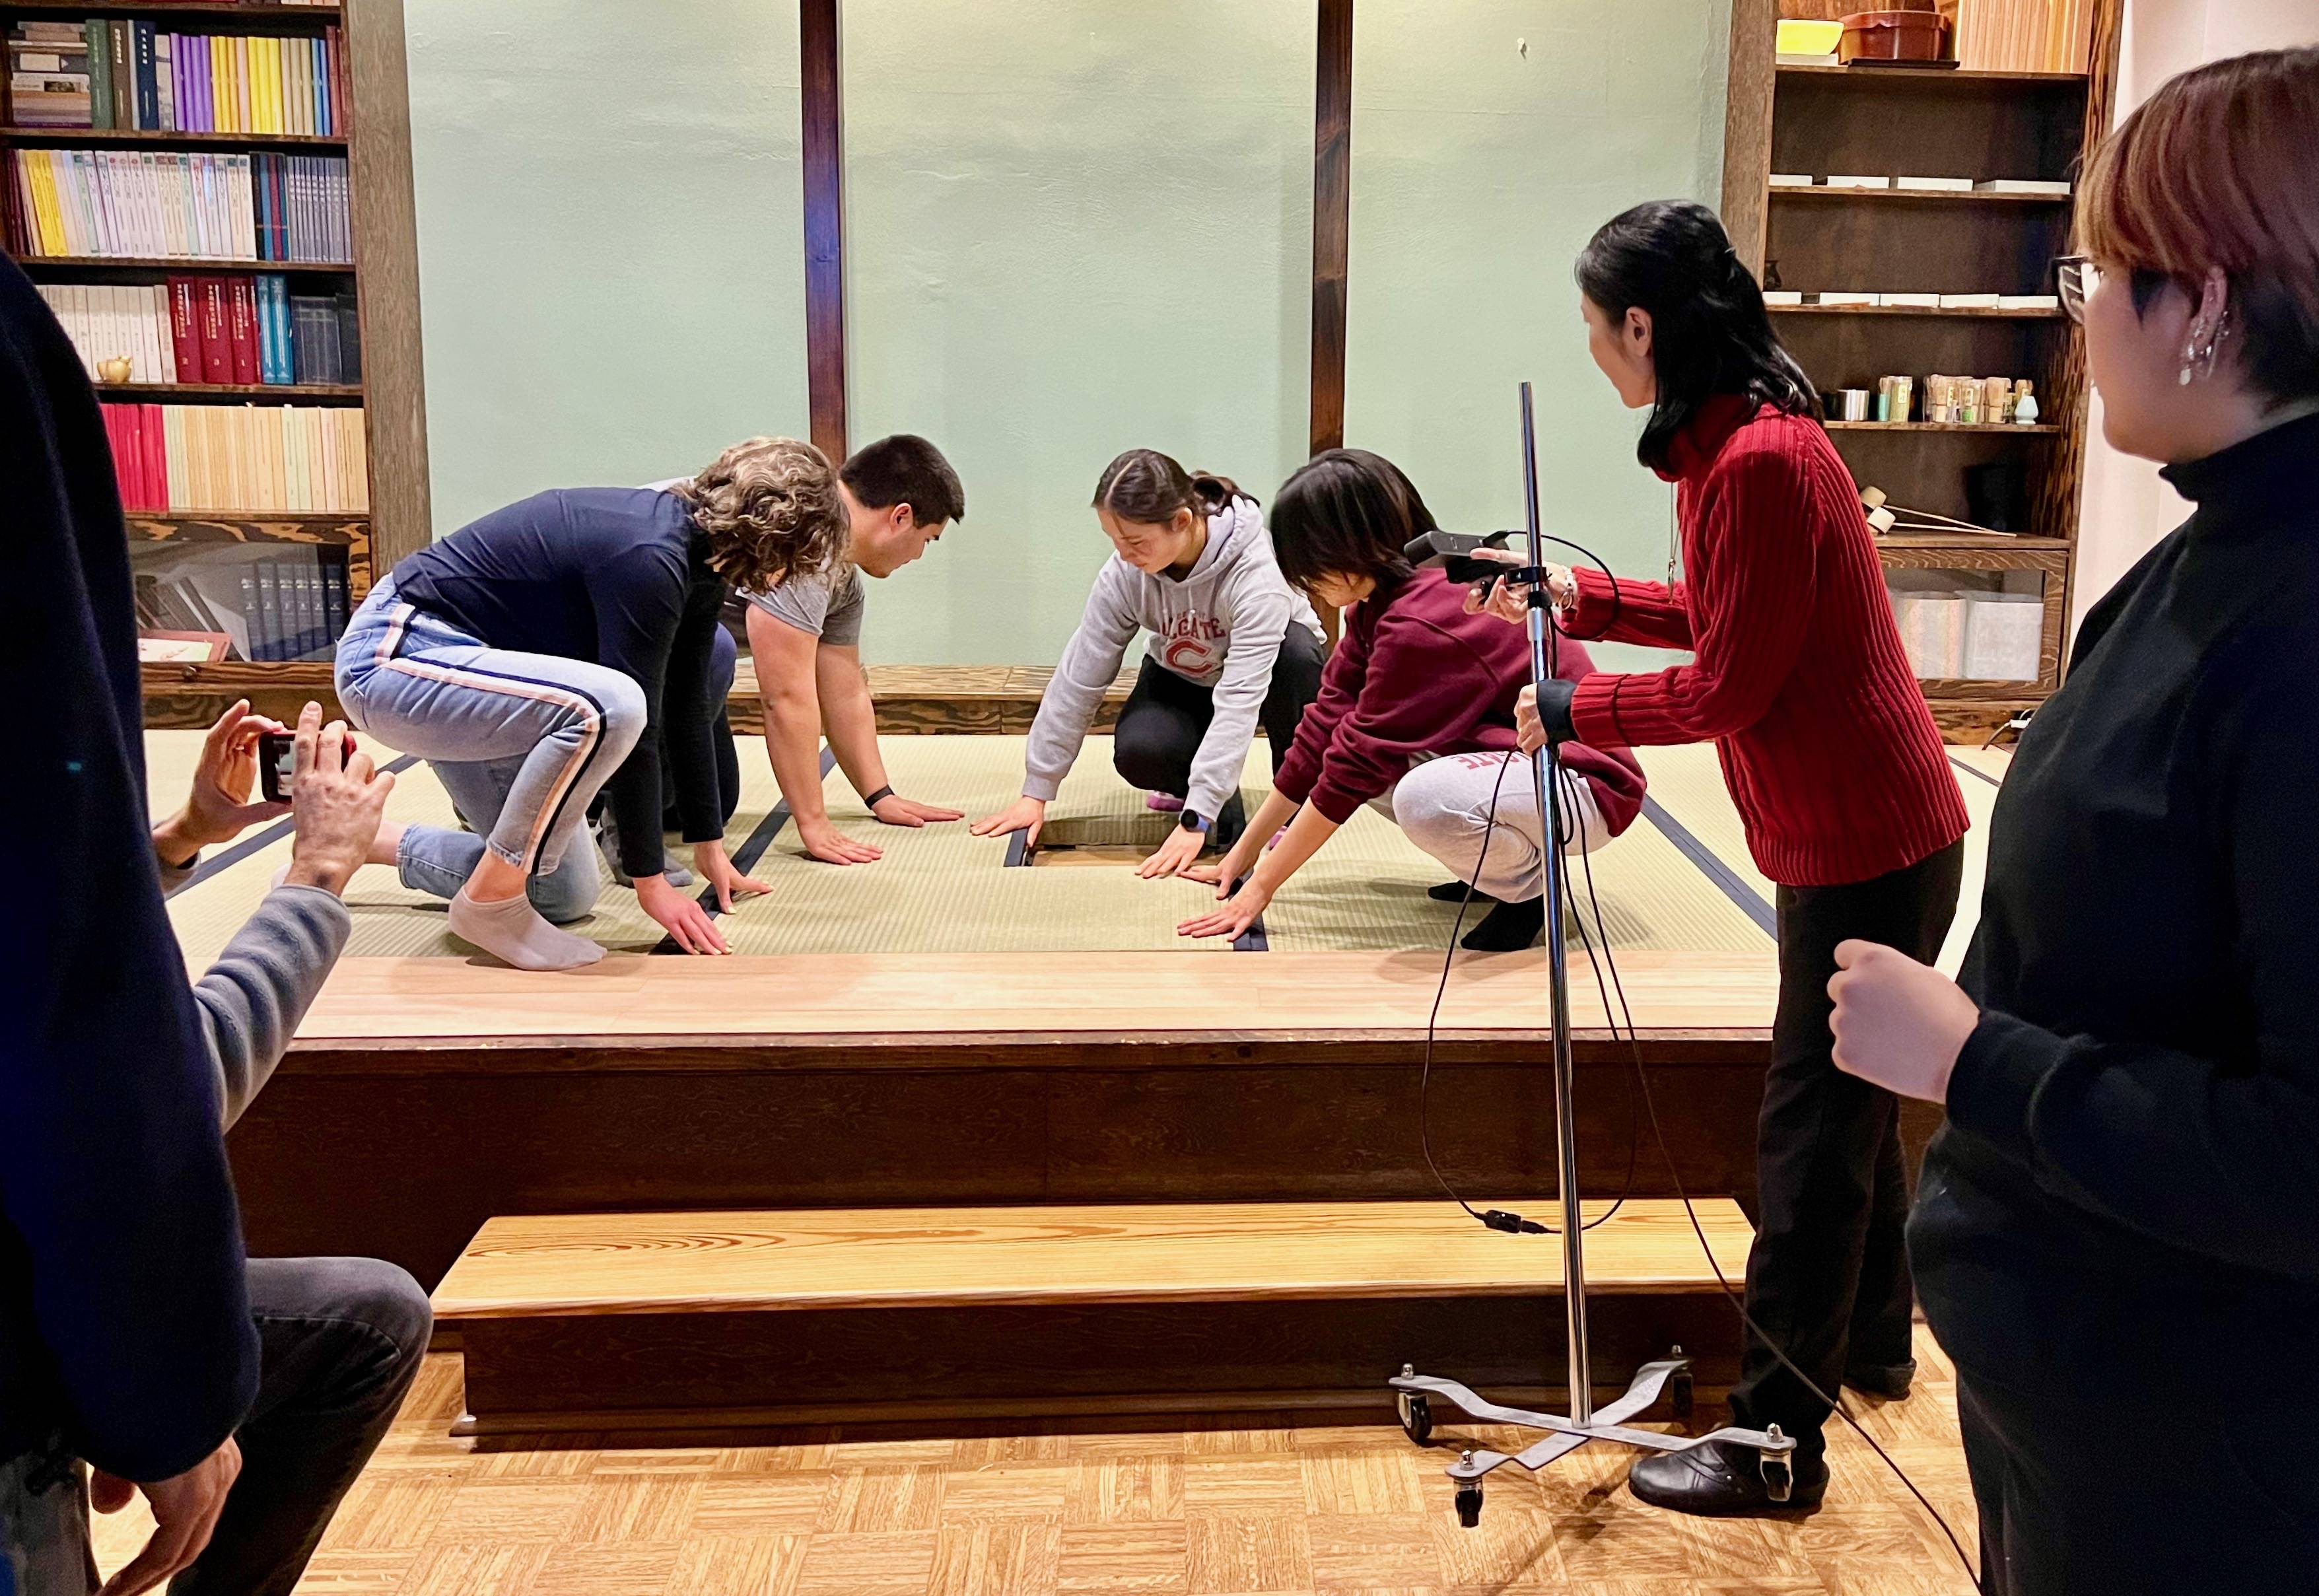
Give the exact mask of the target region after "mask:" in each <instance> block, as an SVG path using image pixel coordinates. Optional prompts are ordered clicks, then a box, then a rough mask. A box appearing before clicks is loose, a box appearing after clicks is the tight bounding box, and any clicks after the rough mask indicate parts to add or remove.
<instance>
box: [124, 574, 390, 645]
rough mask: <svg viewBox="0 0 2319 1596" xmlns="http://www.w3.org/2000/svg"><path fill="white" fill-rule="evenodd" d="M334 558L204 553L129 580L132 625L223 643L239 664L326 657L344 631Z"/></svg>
mask: <svg viewBox="0 0 2319 1596" xmlns="http://www.w3.org/2000/svg"><path fill="white" fill-rule="evenodd" d="M336 555H337V551H335V550H330V551H327V552H326V551H324V550H321V549H319V548H308V549H284V550H283V551H282V552H281V553H280V554H278V555H277V554H270V553H269V554H265V555H256V556H252V555H251V554H250V553H249V552H248V550H247V549H239V548H237V549H213V550H204V551H203V552H202V553H200V554H198V555H193V556H191V557H189V558H186V559H183V560H179V561H177V562H175V563H174V564H173V565H172V566H171V568H170V569H168V570H167V571H159V572H140V573H139V574H138V576H137V584H136V585H137V624H138V626H139V627H140V629H142V630H145V631H149V632H177V633H185V632H192V633H207V634H209V635H211V636H223V637H224V638H225V640H226V645H227V647H228V648H229V650H230V651H231V652H232V653H234V654H239V656H240V657H241V658H243V659H246V660H302V659H309V658H312V657H314V656H317V655H320V654H327V653H328V652H329V649H330V648H331V646H332V645H335V644H336V643H337V642H338V637H339V636H340V635H341V634H342V633H344V632H345V631H346V629H347V615H348V609H347V606H348V595H347V566H346V561H345V560H344V559H343V558H342V557H334V556H336Z"/></svg>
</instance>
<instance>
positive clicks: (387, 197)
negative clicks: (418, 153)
mask: <svg viewBox="0 0 2319 1596" xmlns="http://www.w3.org/2000/svg"><path fill="white" fill-rule="evenodd" d="M289 15H293V16H294V15H295V13H294V12H293V13H289ZM344 16H345V27H346V32H345V39H346V50H347V77H348V78H349V79H350V80H351V82H352V85H353V89H354V103H355V113H354V116H353V119H352V120H353V131H352V136H351V137H350V138H349V140H348V141H347V171H348V177H349V181H348V184H347V187H348V190H349V194H350V197H351V200H352V204H351V206H350V211H351V218H350V220H351V221H352V223H353V228H354V246H355V267H356V278H355V293H356V300H357V308H356V309H357V314H358V315H359V316H360V318H361V321H362V352H363V407H364V409H365V410H367V411H368V412H369V415H368V417H367V420H368V436H369V441H370V523H371V525H370V558H369V560H368V561H367V562H366V563H365V564H364V565H362V566H359V567H356V568H355V569H354V571H353V573H352V574H353V575H354V576H355V578H356V581H357V582H360V583H362V585H363V586H365V587H367V586H368V583H369V581H370V580H375V579H376V578H377V577H378V576H381V575H383V574H384V573H386V572H387V571H388V570H390V569H392V568H393V564H394V563H395V562H396V561H397V560H400V559H401V558H402V556H403V555H407V554H411V553H412V552H414V551H415V550H418V549H421V548H424V547H426V546H427V545H428V544H429V542H430V541H432V540H433V538H434V536H435V527H434V518H433V511H432V509H430V508H429V501H428V491H427V381H426V371H425V364H424V361H423V359H422V357H421V350H420V334H419V211H418V202H417V199H416V198H415V196H414V194H413V192H412V188H411V77H410V66H409V62H408V60H407V59H406V57H405V54H404V49H403V41H402V0H358V3H357V4H352V5H347V8H346V11H345V14H344ZM351 596H352V597H355V598H359V597H361V594H360V593H359V592H357V593H355V594H353V595H351Z"/></svg>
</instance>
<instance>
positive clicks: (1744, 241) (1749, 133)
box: [1722, 0, 1780, 277]
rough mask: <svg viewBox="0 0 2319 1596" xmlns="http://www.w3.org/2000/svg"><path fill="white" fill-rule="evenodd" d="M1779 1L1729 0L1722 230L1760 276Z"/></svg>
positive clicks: (1749, 268)
mask: <svg viewBox="0 0 2319 1596" xmlns="http://www.w3.org/2000/svg"><path fill="white" fill-rule="evenodd" d="M1779 22H1780V6H1779V0H1731V60H1730V66H1729V68H1728V76H1727V77H1726V79H1725V81H1726V84H1727V85H1728V87H1727V90H1726V94H1725V97H1724V102H1723V204H1722V213H1723V230H1724V231H1725V232H1727V233H1728V234H1730V235H1731V248H1732V250H1733V251H1734V252H1735V253H1736V254H1737V256H1738V257H1739V258H1740V260H1741V261H1742V262H1744V263H1745V264H1746V267H1747V269H1748V270H1749V271H1751V272H1753V273H1755V275H1756V276H1758V277H1761V276H1762V275H1764V227H1765V225H1766V222H1767V220H1768V217H1767V214H1766V213H1767V212H1768V209H1769V207H1768V205H1767V204H1766V203H1765V200H1764V193H1765V186H1766V185H1767V184H1768V183H1769V182H1770V180H1771V171H1772V95H1773V89H1774V88H1775V87H1776V86H1777V84H1778V81H1779V77H1778V63H1777V55H1778V50H1777V44H1776V41H1777V37H1778V33H1779Z"/></svg>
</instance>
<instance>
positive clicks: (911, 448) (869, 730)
mask: <svg viewBox="0 0 2319 1596" xmlns="http://www.w3.org/2000/svg"><path fill="white" fill-rule="evenodd" d="M837 482H838V496H839V498H840V499H842V500H844V506H845V514H846V518H847V521H848V523H849V526H850V528H851V533H852V541H851V544H850V546H849V548H848V551H847V552H848V555H849V557H848V558H847V559H846V560H844V561H841V562H839V563H838V564H835V565H833V566H832V567H830V568H829V569H828V570H827V571H825V572H822V573H818V574H817V575H813V576H799V577H795V578H792V579H790V580H789V581H787V582H782V583H781V584H780V585H779V586H777V587H774V588H772V589H771V590H769V591H765V592H762V593H744V594H743V595H742V597H744V599H746V600H747V601H748V610H747V613H748V627H749V653H750V655H751V657H752V659H753V662H754V663H755V667H756V673H757V696H758V698H759V699H761V700H762V702H763V704H764V713H765V752H766V753H767V755H768V756H769V757H770V758H771V761H772V766H773V779H774V780H777V781H778V782H780V783H781V797H782V798H784V799H785V800H786V801H787V802H788V804H789V808H790V817H791V818H792V819H793V820H794V821H795V822H796V825H797V831H798V840H799V842H800V843H804V845H805V851H806V852H808V853H809V854H811V855H812V856H813V857H814V858H816V859H819V860H826V861H828V862H829V863H831V864H866V863H868V862H870V861H871V860H874V859H876V858H878V857H879V855H880V850H879V849H878V848H877V847H876V846H875V845H874V844H872V843H863V842H858V841H856V840H855V839H853V838H852V837H849V836H847V835H845V834H844V833H842V832H840V831H839V830H838V829H837V828H836V827H835V825H831V824H830V819H829V811H828V808H827V807H826V806H825V805H824V804H823V802H822V796H821V761H820V757H819V755H820V744H821V739H822V738H823V737H824V736H825V735H826V736H827V737H828V739H829V746H830V751H831V752H832V753H835V755H836V756H837V763H838V768H839V769H841V770H843V771H844V772H845V779H846V780H848V781H850V782H852V783H853V790H854V791H856V792H858V793H860V794H861V795H862V801H863V802H864V803H866V804H867V805H868V806H869V807H870V812H871V814H872V815H874V816H877V817H878V818H879V819H880V821H883V822H884V823H885V824H886V825H910V826H917V825H925V824H926V823H927V822H928V821H931V820H956V819H958V818H959V817H960V816H959V812H958V811H957V810H955V809H943V808H937V807H934V805H932V804H921V803H914V802H912V801H911V800H910V799H908V798H902V797H900V796H899V795H898V794H897V793H896V792H895V791H894V789H893V787H892V786H891V785H890V784H889V782H888V781H887V780H886V764H885V762H884V761H883V760H881V759H880V758H879V756H878V712H877V709H876V708H875V707H874V706H873V705H872V704H871V700H870V681H869V678H868V677H867V676H865V675H864V674H863V673H862V647H861V644H862V577H863V576H864V575H869V576H875V577H881V578H882V577H887V576H891V575H892V574H893V573H895V572H897V571H899V570H900V569H901V568H902V567H903V566H905V565H907V564H909V563H910V562H911V561H913V560H915V559H916V558H917V557H918V556H919V555H922V554H924V553H925V551H926V546H927V545H928V544H930V543H933V542H934V541H935V540H937V539H938V538H940V537H942V535H943V527H945V526H946V525H948V524H949V523H950V522H952V521H959V520H963V519H965V518H966V490H965V489H964V488H962V487H961V486H960V484H959V480H958V473H957V472H955V471H953V470H952V469H951V465H950V462H949V461H947V460H945V459H943V456H942V451H941V450H939V449H937V448H935V447H934V445H932V444H930V443H928V442H927V441H926V440H925V438H923V437H912V436H911V435H909V434H907V433H898V434H896V435H895V436H894V437H882V438H880V439H879V440H878V441H877V442H876V443H873V444H870V445H867V446H864V447H862V448H861V449H858V450H856V451H855V452H854V454H853V456H852V458H850V459H848V460H847V461H846V462H845V464H844V465H843V466H841V467H840V468H839V469H838V473H837Z"/></svg>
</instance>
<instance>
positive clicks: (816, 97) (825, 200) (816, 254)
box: [798, 0, 846, 463]
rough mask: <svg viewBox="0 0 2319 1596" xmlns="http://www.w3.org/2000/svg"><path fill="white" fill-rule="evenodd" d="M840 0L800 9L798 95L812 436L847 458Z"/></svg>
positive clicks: (835, 456)
mask: <svg viewBox="0 0 2319 1596" xmlns="http://www.w3.org/2000/svg"><path fill="white" fill-rule="evenodd" d="M837 6H838V0H802V4H800V5H799V7H798V42H799V87H800V93H799V102H800V104H801V107H802V110H803V113H804V121H805V149H804V153H805V364H806V399H807V403H808V407H809V408H810V410H811V412H812V426H813V441H814V445H815V446H816V447H817V448H819V449H820V450H821V452H822V453H823V454H825V455H828V456H829V457H830V459H831V461H832V462H833V463H835V462H839V461H843V460H844V458H845V454H846V449H845V202H844V164H845V157H844V142H843V138H842V131H841V130H842V123H843V121H844V76H843V70H844V68H843V65H842V61H841V55H840V50H839V41H838V16H837Z"/></svg>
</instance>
